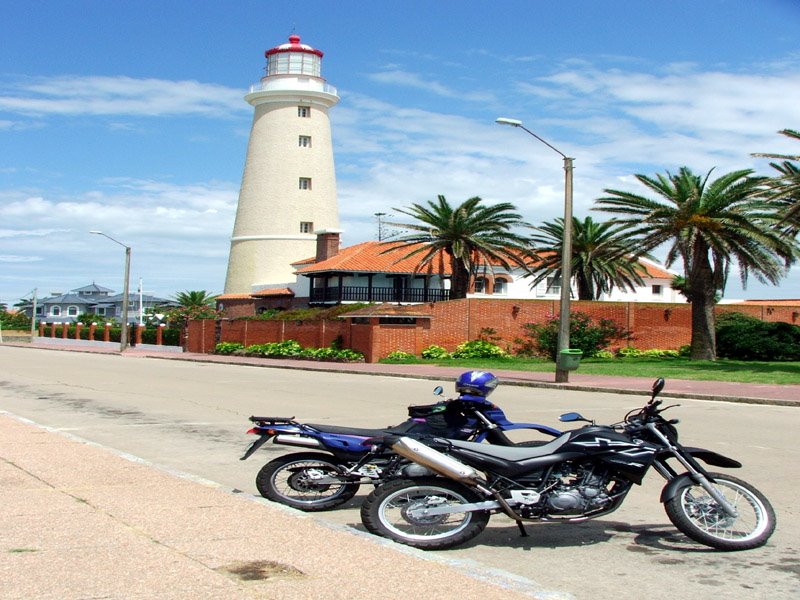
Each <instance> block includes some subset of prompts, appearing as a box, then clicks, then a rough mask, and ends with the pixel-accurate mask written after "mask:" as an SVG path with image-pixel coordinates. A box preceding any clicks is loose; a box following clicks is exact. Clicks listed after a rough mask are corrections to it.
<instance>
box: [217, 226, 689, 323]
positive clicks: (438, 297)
mask: <svg viewBox="0 0 800 600" xmlns="http://www.w3.org/2000/svg"><path fill="white" fill-rule="evenodd" d="M338 242H339V238H338V234H331V233H325V234H323V235H320V236H318V241H317V255H316V256H315V257H312V258H308V259H304V260H300V261H297V262H295V263H293V266H294V267H296V275H297V277H296V280H295V281H294V282H290V283H286V284H280V285H275V286H271V287H267V288H262V289H259V290H253V292H252V293H250V294H228V295H222V296H219V297H218V298H217V308H218V309H220V310H223V311H225V314H226V315H227V316H229V317H238V316H246V315H248V314H256V313H259V312H264V311H265V310H270V309H279V310H281V309H287V308H293V307H297V306H308V305H311V306H324V305H334V304H341V303H354V302H375V303H385V302H391V303H396V304H415V303H427V302H439V301H443V300H448V299H449V297H450V275H451V274H450V265H449V263H448V261H447V259H446V257H445V256H444V255H442V256H441V257H440V258H439V259H438V260H434V261H432V262H431V264H428V265H425V266H424V267H420V261H419V256H414V257H412V258H404V257H405V256H406V255H407V254H408V253H409V252H410V250H411V249H410V248H405V249H402V250H398V251H395V252H386V250H387V249H388V248H390V247H391V246H387V244H386V243H383V242H377V241H370V242H363V243H361V244H356V245H354V246H349V247H346V248H341V249H340V248H339V246H338ZM639 264H640V265H641V267H642V270H643V273H644V275H643V285H642V286H639V287H637V288H636V289H635V290H634V291H621V290H618V289H614V290H613V291H612V292H611V293H610V294H604V295H603V296H601V297H600V298H599V299H600V300H606V301H619V302H684V301H685V299H684V298H683V297H682V296H680V295H679V294H678V292H677V291H675V290H673V289H672V278H673V277H674V276H675V275H676V273H673V272H671V271H668V270H667V269H665V268H664V267H662V266H660V265H658V264H656V263H653V262H651V261H647V260H644V259H640V260H639ZM531 281H532V280H531V278H530V277H525V273H524V271H523V270H522V269H519V268H512V269H505V268H503V267H502V266H500V265H483V266H481V267H480V268H479V269H478V272H477V274H476V275H475V276H474V277H473V280H472V282H471V286H470V292H469V294H468V297H471V298H484V297H493V298H498V297H499V298H508V299H520V300H524V299H542V300H547V299H557V298H559V297H560V294H561V288H560V285H559V282H558V281H555V280H553V279H548V280H547V281H544V282H542V283H540V284H538V285H537V286H535V287H533V288H531ZM574 293H575V292H574V290H573V294H574Z"/></svg>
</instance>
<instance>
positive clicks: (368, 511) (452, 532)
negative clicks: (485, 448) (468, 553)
mask: <svg viewBox="0 0 800 600" xmlns="http://www.w3.org/2000/svg"><path fill="white" fill-rule="evenodd" d="M481 500H482V498H481V497H480V496H479V495H478V494H477V493H476V492H474V491H473V490H471V489H470V488H468V487H466V486H464V485H461V484H460V483H458V482H455V481H451V480H449V479H441V478H437V477H421V478H419V479H397V480H394V481H390V482H388V483H385V484H384V485H382V486H380V487H378V488H376V489H375V490H374V491H373V492H372V493H371V494H370V495H369V496H367V499H366V500H365V501H364V503H363V504H362V505H361V521H362V522H363V523H364V526H365V527H366V528H367V529H369V530H370V531H371V532H372V533H374V534H377V535H380V536H383V537H387V538H389V539H391V540H394V541H395V542H399V543H401V544H406V545H407V546H413V547H415V548H422V549H424V550H443V549H445V548H452V547H453V546H458V545H459V544H463V543H464V542H466V541H467V540H471V539H472V538H474V537H475V536H476V535H478V534H479V533H480V532H481V531H483V530H484V528H485V527H486V524H487V523H488V522H489V512H488V511H485V510H484V511H475V512H458V513H450V514H434V515H429V514H426V510H428V509H433V508H440V507H446V506H450V505H460V504H470V503H472V502H480V501H481Z"/></svg>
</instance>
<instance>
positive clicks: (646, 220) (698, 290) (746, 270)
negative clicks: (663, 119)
mask: <svg viewBox="0 0 800 600" xmlns="http://www.w3.org/2000/svg"><path fill="white" fill-rule="evenodd" d="M712 171H713V169H712ZM751 175H752V171H750V170H740V171H733V172H731V173H728V174H726V175H723V176H722V177H720V178H719V179H716V180H715V181H709V178H710V176H711V171H709V172H708V174H707V175H706V176H705V177H700V176H699V175H695V174H694V173H693V172H692V171H691V170H690V169H689V168H687V167H682V168H681V169H680V171H679V172H678V174H677V175H672V174H670V173H667V174H666V175H660V174H659V175H657V176H656V177H655V178H652V177H647V176H645V175H636V179H638V180H639V182H641V183H642V184H644V186H645V187H647V188H648V189H649V190H651V191H653V192H655V193H656V194H657V195H658V196H659V197H658V198H656V199H652V198H648V197H646V196H640V195H637V194H634V193H632V192H626V191H620V190H611V189H606V190H605V192H606V193H607V194H610V195H609V196H606V197H603V198H600V199H598V200H597V204H598V205H599V210H604V211H606V212H610V213H616V214H618V215H626V218H624V219H621V220H620V222H621V223H625V224H627V225H628V227H629V233H630V235H632V236H635V237H640V238H641V244H642V249H643V250H646V251H650V250H653V249H654V248H656V247H658V246H660V245H662V244H670V246H669V249H668V252H667V258H666V265H667V267H669V266H670V265H672V264H673V263H674V262H675V261H676V260H678V259H681V260H682V261H683V267H684V277H685V279H686V281H685V285H686V289H685V292H684V294H685V295H686V296H687V298H688V299H689V301H690V302H691V305H692V351H691V357H692V358H693V359H706V360H715V359H716V338H715V332H714V304H715V296H716V295H717V293H719V292H722V291H723V290H724V289H725V283H726V280H727V276H728V271H729V269H730V266H731V264H732V263H737V264H738V266H739V270H740V272H741V279H742V285H743V286H744V285H746V284H747V278H748V275H749V274H751V273H752V275H753V276H754V277H755V278H756V279H758V280H759V281H761V282H763V283H772V284H777V283H778V282H779V281H780V279H781V278H783V277H784V276H785V275H786V272H787V269H788V267H789V265H790V264H791V263H792V262H794V260H795V258H796V257H797V255H798V246H797V243H796V241H795V240H794V238H793V237H791V236H788V235H786V233H785V232H783V231H780V230H778V229H777V228H775V227H774V224H775V223H776V221H777V219H776V218H775V212H774V211H771V210H770V209H769V207H768V205H767V203H766V202H764V201H763V199H759V196H760V195H763V193H764V191H765V188H766V185H767V178H765V177H753V176H751Z"/></svg>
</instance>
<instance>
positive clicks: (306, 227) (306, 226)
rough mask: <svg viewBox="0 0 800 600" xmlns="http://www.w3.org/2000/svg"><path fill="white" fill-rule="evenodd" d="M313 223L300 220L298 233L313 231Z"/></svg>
mask: <svg viewBox="0 0 800 600" xmlns="http://www.w3.org/2000/svg"><path fill="white" fill-rule="evenodd" d="M313 232H314V223H312V222H311V221H300V233H313Z"/></svg>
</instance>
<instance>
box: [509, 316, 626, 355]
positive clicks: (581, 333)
mask: <svg viewBox="0 0 800 600" xmlns="http://www.w3.org/2000/svg"><path fill="white" fill-rule="evenodd" d="M523 327H524V329H525V333H524V335H525V337H527V338H529V339H530V341H529V342H526V341H524V340H517V343H518V344H519V345H520V346H521V350H518V352H520V353H525V352H528V353H533V352H534V349H535V352H536V353H538V354H539V355H541V356H548V357H550V360H555V359H556V349H557V348H558V329H559V319H558V318H557V317H553V318H551V319H550V320H549V321H547V322H546V323H544V324H541V323H526V324H525V325H524V326H523ZM629 335H630V333H629V332H628V331H626V330H625V329H623V328H622V327H620V326H619V325H617V324H616V323H615V322H614V321H613V320H611V319H600V320H599V321H598V322H597V323H593V322H592V318H591V317H590V316H589V315H587V314H585V313H582V312H574V313H571V314H570V320H569V346H570V348H576V349H580V350H581V351H582V352H583V356H584V358H591V357H593V356H596V355H597V353H598V352H599V351H600V350H603V349H605V348H606V347H607V346H608V345H609V344H610V343H611V342H612V341H613V340H619V339H623V338H626V337H628V336H629Z"/></svg>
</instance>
